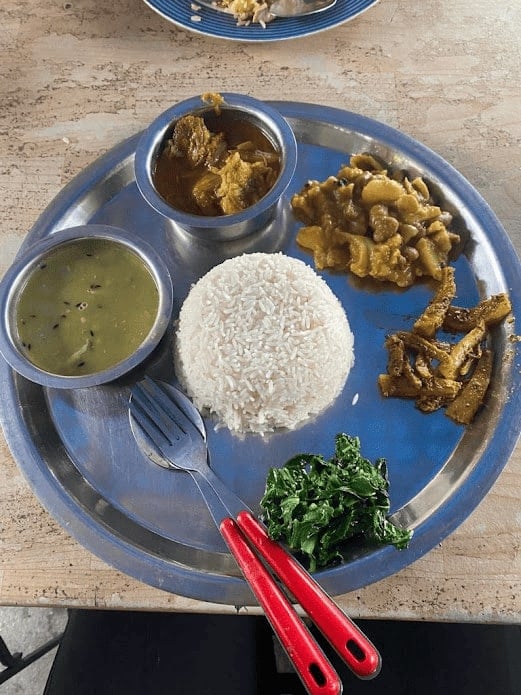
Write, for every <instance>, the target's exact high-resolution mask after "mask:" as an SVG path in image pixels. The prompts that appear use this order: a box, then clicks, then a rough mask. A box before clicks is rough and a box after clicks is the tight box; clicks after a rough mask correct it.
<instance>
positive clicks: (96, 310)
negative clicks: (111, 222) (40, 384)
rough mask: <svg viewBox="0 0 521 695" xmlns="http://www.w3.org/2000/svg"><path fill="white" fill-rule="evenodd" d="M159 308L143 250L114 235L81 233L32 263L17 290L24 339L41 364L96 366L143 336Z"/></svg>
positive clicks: (58, 369) (70, 370)
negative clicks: (113, 238) (137, 250)
mask: <svg viewBox="0 0 521 695" xmlns="http://www.w3.org/2000/svg"><path fill="white" fill-rule="evenodd" d="M158 308H159V292H158V288H157V285H156V282H155V280H154V277H153V276H152V274H151V272H150V270H149V269H148V267H147V266H146V265H145V263H144V262H143V260H142V259H141V258H140V257H139V256H138V254H137V253H134V252H133V251H132V250H130V249H129V248H127V247H126V246H124V245H123V244H119V243H116V242H114V241H111V240H109V239H102V238H101V239H100V238H96V239H93V238H82V239H78V240H75V241H71V242H68V243H66V244H63V245H62V246H60V247H59V248H57V249H54V250H52V251H51V252H49V254H48V255H47V256H45V257H44V258H43V259H42V260H40V261H39V263H38V265H37V266H36V267H35V268H34V269H33V270H32V272H31V274H30V275H29V277H28V279H27V281H26V282H25V284H24V285H23V287H22V289H21V291H20V294H19V297H18V302H17V308H16V327H17V332H18V340H19V343H20V346H21V348H22V350H23V351H24V353H25V355H26V357H27V358H28V359H29V360H30V361H31V362H32V363H33V364H34V365H36V366H37V367H39V368H40V369H43V370H45V371H47V372H49V373H52V374H59V375H62V376H81V375H86V374H93V373H95V372H101V371H104V370H106V369H109V368H111V367H113V366H115V365H116V364H118V363H119V362H121V361H123V360H125V359H126V358H127V357H129V356H130V355H131V354H132V353H133V352H134V351H135V350H136V349H137V348H138V347H139V346H140V345H141V344H142V342H143V341H144V340H145V338H146V337H147V335H148V334H149V332H150V330H151V328H152V326H153V324H154V321H155V319H156V316H157V312H158Z"/></svg>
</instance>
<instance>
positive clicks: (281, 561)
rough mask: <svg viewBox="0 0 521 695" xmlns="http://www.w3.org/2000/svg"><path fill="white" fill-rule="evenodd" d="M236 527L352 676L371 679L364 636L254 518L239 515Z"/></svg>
mask: <svg viewBox="0 0 521 695" xmlns="http://www.w3.org/2000/svg"><path fill="white" fill-rule="evenodd" d="M237 523H238V525H239V526H240V528H241V529H242V530H243V532H244V534H245V535H246V537H247V538H248V540H249V541H250V543H252V545H253V546H254V547H255V548H256V550H257V551H258V552H259V554H260V555H261V556H262V557H263V558H264V560H265V561H266V562H267V563H268V564H269V566H270V567H271V569H272V570H273V571H274V572H275V574H276V575H277V576H278V577H279V579H280V580H281V581H282V583H283V584H284V585H285V586H286V588H287V589H288V590H289V591H290V592H291V593H292V594H293V596H294V597H295V599H296V600H297V601H298V602H299V603H300V605H301V606H302V608H303V609H304V610H305V611H306V613H307V614H308V616H309V617H310V618H311V620H312V621H313V622H314V623H315V625H316V626H317V627H318V628H319V629H320V631H321V632H322V633H323V634H324V636H325V637H326V638H327V639H328V641H329V642H330V643H331V644H332V646H333V647H334V648H335V649H336V651H337V653H338V654H339V656H340V657H341V658H342V659H343V660H344V661H345V663H346V664H347V665H348V666H349V668H350V669H351V670H352V671H353V673H355V674H356V675H357V676H359V677H360V678H374V676H376V675H377V674H378V672H379V671H380V666H381V659H380V654H379V653H378V650H377V649H376V648H375V646H374V645H373V644H372V643H371V642H370V641H369V640H368V639H367V637H366V636H365V635H364V633H363V632H362V631H361V630H360V629H359V628H358V627H357V626H356V625H355V624H354V623H353V622H352V620H350V619H349V618H348V617H347V615H346V614H345V613H344V612H343V611H341V610H340V608H339V607H338V606H337V605H336V603H334V601H333V600H332V599H331V598H330V596H329V595H328V594H327V593H326V592H325V591H324V590H323V589H322V588H321V587H320V586H319V584H317V582H316V581H315V580H314V579H313V578H312V577H311V575H310V574H309V572H307V571H306V570H305V569H304V568H303V567H302V565H301V564H300V563H299V562H297V561H296V560H295V558H294V557H293V556H292V555H290V554H289V553H288V552H286V550H285V549H284V548H283V547H282V545H280V543H277V542H276V541H274V540H272V539H271V538H270V537H269V536H268V533H267V531H266V528H265V527H264V526H263V525H262V524H261V523H260V522H259V521H257V519H255V517H254V516H252V515H251V514H250V513H249V512H247V511H242V512H240V513H239V515H238V516H237Z"/></svg>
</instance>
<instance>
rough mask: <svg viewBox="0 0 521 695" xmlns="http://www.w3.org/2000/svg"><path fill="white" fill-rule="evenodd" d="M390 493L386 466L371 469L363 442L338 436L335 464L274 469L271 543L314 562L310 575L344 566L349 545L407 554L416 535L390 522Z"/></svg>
mask: <svg viewBox="0 0 521 695" xmlns="http://www.w3.org/2000/svg"><path fill="white" fill-rule="evenodd" d="M388 488H389V481H388V477H387V465H386V460H385V459H383V458H379V459H377V461H376V462H375V463H374V464H372V463H371V461H369V460H368V459H366V458H364V457H363V456H362V455H361V453H360V440H359V439H358V437H351V436H349V435H347V434H338V435H337V436H336V438H335V453H334V455H333V457H332V458H331V459H329V460H327V459H325V458H323V457H322V456H320V455H315V454H298V455H297V456H295V457H293V458H292V459H290V460H289V461H288V462H287V463H285V464H284V466H282V468H272V469H270V471H269V473H268V478H267V481H266V490H265V493H264V496H263V498H262V500H261V505H262V507H263V510H264V521H265V523H266V526H267V528H268V532H269V534H270V536H271V537H272V538H274V539H275V540H280V541H283V542H284V543H286V544H287V545H288V546H289V547H290V548H292V549H293V550H296V551H298V552H301V553H302V554H303V555H305V556H307V557H308V558H309V569H310V571H314V570H315V569H317V568H318V567H323V566H325V565H329V564H332V563H334V562H338V561H340V560H342V554H341V549H342V547H343V546H344V544H345V542H346V541H348V540H350V539H353V540H360V541H362V542H363V543H365V544H367V545H385V544H392V545H394V546H395V547H396V548H398V549H400V550H402V549H404V548H406V547H407V545H408V543H409V540H410V538H411V536H412V531H409V530H407V529H401V528H399V527H398V526H396V525H395V524H393V523H392V522H391V521H390V520H389V519H388V518H387V515H388V513H389V508H390V502H389V494H388Z"/></svg>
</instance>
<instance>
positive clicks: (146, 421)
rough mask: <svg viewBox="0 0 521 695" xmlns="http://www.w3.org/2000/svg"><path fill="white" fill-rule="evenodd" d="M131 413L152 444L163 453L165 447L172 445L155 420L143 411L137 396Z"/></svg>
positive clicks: (131, 406)
mask: <svg viewBox="0 0 521 695" xmlns="http://www.w3.org/2000/svg"><path fill="white" fill-rule="evenodd" d="M129 408H130V412H131V413H132V417H133V418H134V419H135V421H136V422H137V424H138V425H139V426H140V427H141V429H142V430H143V432H144V433H145V434H146V435H147V436H148V437H149V438H150V439H151V440H152V442H153V443H154V444H155V445H156V446H157V448H158V449H159V450H160V451H161V450H162V449H163V448H164V447H165V446H168V445H169V444H170V440H169V439H168V438H167V437H165V435H164V434H163V432H162V430H161V429H160V428H159V427H158V426H157V425H156V423H155V422H154V420H153V419H152V418H151V417H150V416H149V415H148V413H147V412H146V410H143V409H142V408H141V406H140V405H139V404H138V402H137V400H136V398H135V395H133V397H132V400H131V401H130V403H129Z"/></svg>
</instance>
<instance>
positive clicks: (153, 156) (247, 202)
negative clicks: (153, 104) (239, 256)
mask: <svg viewBox="0 0 521 695" xmlns="http://www.w3.org/2000/svg"><path fill="white" fill-rule="evenodd" d="M296 164H297V144H296V139H295V136H294V134H293V131H292V129H291V127H290V125H289V123H288V122H287V121H286V119H285V118H284V117H283V116H282V115H281V114H280V113H279V112H278V111H277V110H276V109H274V108H272V107H271V106H269V105H268V104H266V103H264V102H262V101H260V100H258V99H254V98H252V97H249V96H244V95H240V94H232V93H223V94H213V93H212V94H203V95H201V96H199V97H193V98H191V99H187V100H185V101H182V102H179V103H178V104H176V105H174V106H173V107H171V108H170V109H168V110H167V111H165V112H164V113H162V114H161V115H160V116H159V117H158V118H157V119H156V120H154V121H153V123H152V124H151V125H150V126H149V127H148V128H147V130H146V131H145V132H144V133H143V135H142V136H141V139H140V140H139V142H138V145H137V148H136V153H135V162H134V169H135V176H136V183H137V185H138V188H139V190H140V192H141V194H142V196H143V197H144V199H145V200H146V201H147V203H148V204H149V205H150V206H151V207H152V208H153V209H154V210H156V211H157V212H159V213H160V214H161V215H162V216H163V217H165V218H167V219H168V220H170V221H171V222H172V223H173V224H174V225H175V226H176V227H178V228H181V229H182V230H184V231H185V232H188V233H189V234H191V235H192V236H195V237H198V238H200V239H203V240H205V241H210V242H211V241H231V240H236V239H241V238H243V237H246V236H248V235H250V234H252V233H254V232H256V231H259V230H261V229H265V228H266V227H267V226H268V225H269V223H270V222H271V221H272V220H273V219H274V218H275V216H276V214H277V211H278V209H279V207H280V206H281V205H282V204H283V203H282V198H283V195H284V193H285V191H286V189H287V187H288V185H289V183H290V182H291V180H292V177H293V174H294V172H295V168H296Z"/></svg>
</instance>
